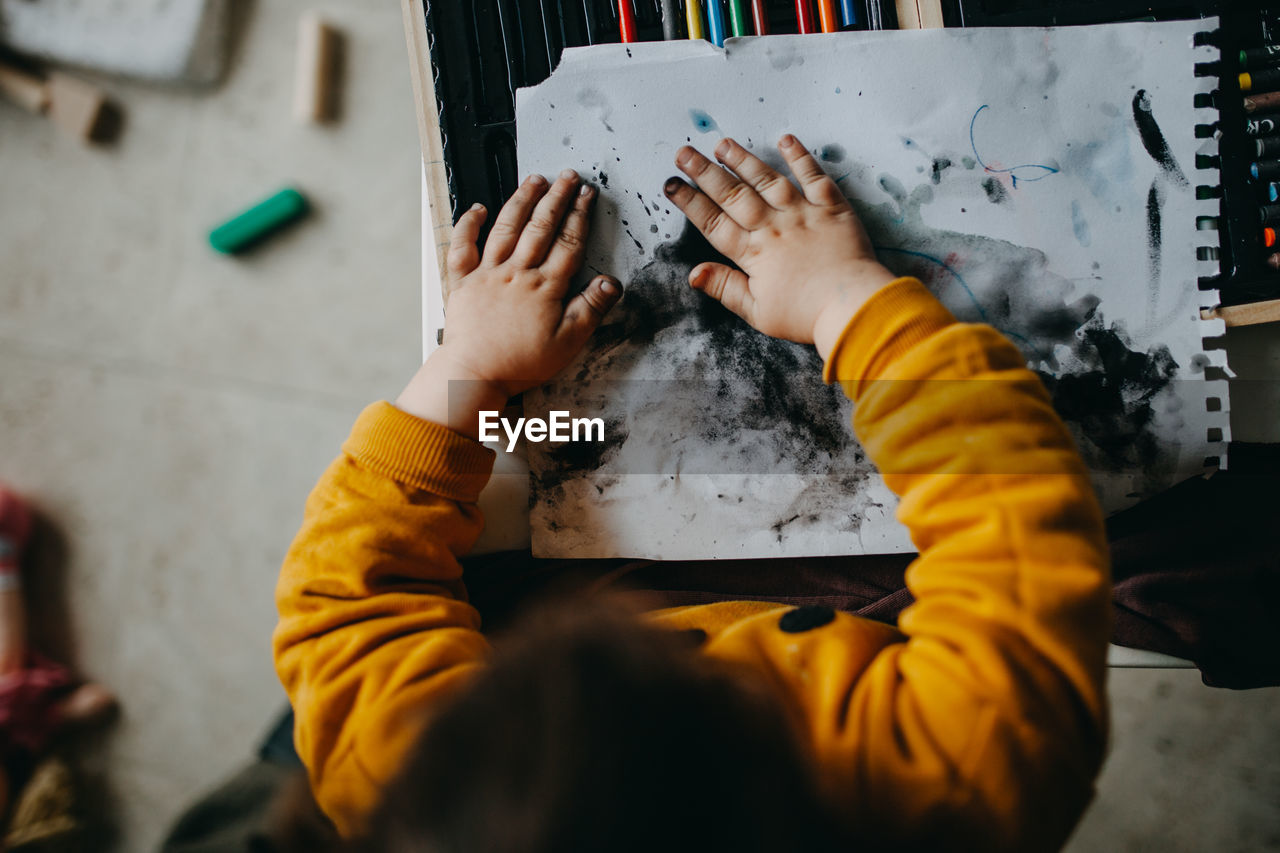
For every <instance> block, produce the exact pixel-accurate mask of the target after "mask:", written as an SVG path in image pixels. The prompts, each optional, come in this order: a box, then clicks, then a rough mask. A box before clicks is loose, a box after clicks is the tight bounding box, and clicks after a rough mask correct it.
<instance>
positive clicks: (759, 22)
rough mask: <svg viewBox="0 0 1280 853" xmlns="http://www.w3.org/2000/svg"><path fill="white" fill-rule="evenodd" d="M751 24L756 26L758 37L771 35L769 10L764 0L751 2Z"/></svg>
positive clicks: (752, 0)
mask: <svg viewBox="0 0 1280 853" xmlns="http://www.w3.org/2000/svg"><path fill="white" fill-rule="evenodd" d="M751 22H752V23H754V24H755V25H756V35H758V36H767V35H769V10H768V9H766V8H765V6H764V0H751Z"/></svg>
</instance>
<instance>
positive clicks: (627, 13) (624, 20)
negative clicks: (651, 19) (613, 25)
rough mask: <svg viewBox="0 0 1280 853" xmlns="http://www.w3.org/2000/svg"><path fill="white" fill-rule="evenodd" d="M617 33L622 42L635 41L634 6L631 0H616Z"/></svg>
mask: <svg viewBox="0 0 1280 853" xmlns="http://www.w3.org/2000/svg"><path fill="white" fill-rule="evenodd" d="M618 33H619V34H620V35H621V36H622V41H623V43H629V42H633V41H636V8H635V6H633V5H631V0H618Z"/></svg>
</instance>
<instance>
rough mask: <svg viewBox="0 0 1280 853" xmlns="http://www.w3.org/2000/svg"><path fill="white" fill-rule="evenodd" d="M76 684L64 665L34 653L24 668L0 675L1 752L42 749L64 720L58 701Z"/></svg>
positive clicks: (29, 655)
mask: <svg viewBox="0 0 1280 853" xmlns="http://www.w3.org/2000/svg"><path fill="white" fill-rule="evenodd" d="M75 683H76V682H75V681H74V680H73V679H72V678H71V673H70V671H69V670H68V669H67V668H66V667H65V666H62V665H61V664H58V663H54V662H53V661H51V660H49V659H48V658H45V657H42V656H41V655H38V654H36V653H35V652H28V653H27V661H26V665H25V666H23V668H22V669H19V670H16V671H14V672H10V673H7V674H5V675H0V755H2V756H9V755H11V754H13V753H14V752H15V751H21V752H26V753H32V754H34V753H38V752H40V751H42V750H43V749H44V748H45V747H46V746H47V745H48V743H49V740H50V738H52V737H53V733H54V732H55V731H56V730H57V729H58V726H59V725H60V724H61V722H62V715H61V714H60V713H59V711H58V707H57V704H58V701H59V700H60V699H62V697H63V696H65V695H66V694H67V692H68V691H69V690H70V689H71V688H72V687H73V686H74V685H75Z"/></svg>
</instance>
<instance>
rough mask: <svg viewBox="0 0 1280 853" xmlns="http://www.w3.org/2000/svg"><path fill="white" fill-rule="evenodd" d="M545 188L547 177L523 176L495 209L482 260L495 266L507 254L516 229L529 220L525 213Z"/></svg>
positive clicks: (507, 256) (510, 248)
mask: <svg viewBox="0 0 1280 853" xmlns="http://www.w3.org/2000/svg"><path fill="white" fill-rule="evenodd" d="M546 191H547V179H546V178H544V177H542V176H541V175H530V176H529V177H527V178H525V179H524V183H522V184H521V185H520V186H519V187H517V188H516V191H515V192H514V193H512V194H511V198H509V199H507V203H506V204H504V205H503V206H502V210H500V211H499V212H498V218H497V219H495V220H494V221H493V228H491V229H490V230H489V239H488V240H486V241H485V244H484V262H485V263H486V264H489V265H490V266H497V265H498V264H500V263H502V262H503V261H505V260H506V259H507V258H509V257H510V256H511V250H512V249H514V248H515V245H516V241H517V240H518V239H520V232H522V231H523V230H524V225H525V223H526V222H528V221H529V214H531V213H532V212H533V208H534V205H536V204H537V203H538V199H540V198H542V194H543V193H545V192H546Z"/></svg>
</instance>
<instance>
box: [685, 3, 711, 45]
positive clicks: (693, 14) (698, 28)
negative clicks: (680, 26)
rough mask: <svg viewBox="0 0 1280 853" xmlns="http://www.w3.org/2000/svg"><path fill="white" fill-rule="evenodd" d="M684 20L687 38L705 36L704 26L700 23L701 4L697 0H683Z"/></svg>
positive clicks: (701, 37) (702, 37)
mask: <svg viewBox="0 0 1280 853" xmlns="http://www.w3.org/2000/svg"><path fill="white" fill-rule="evenodd" d="M684 20H685V24H686V25H687V26H688V27H689V38H691V39H704V38H706V37H707V31H706V28H705V27H703V25H702V5H701V3H699V0H685V2H684Z"/></svg>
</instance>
